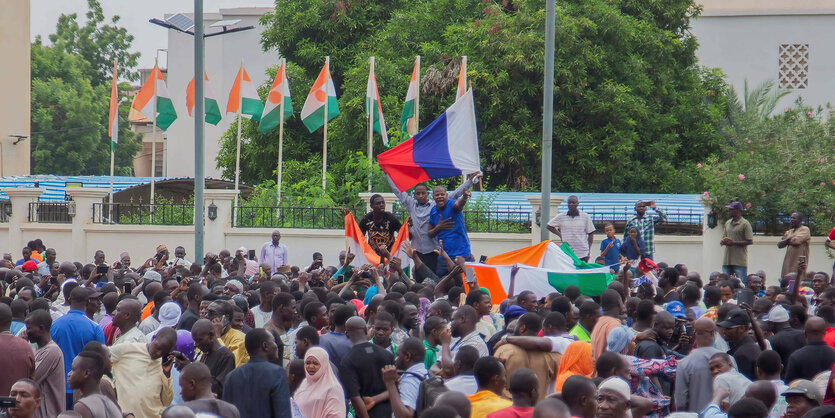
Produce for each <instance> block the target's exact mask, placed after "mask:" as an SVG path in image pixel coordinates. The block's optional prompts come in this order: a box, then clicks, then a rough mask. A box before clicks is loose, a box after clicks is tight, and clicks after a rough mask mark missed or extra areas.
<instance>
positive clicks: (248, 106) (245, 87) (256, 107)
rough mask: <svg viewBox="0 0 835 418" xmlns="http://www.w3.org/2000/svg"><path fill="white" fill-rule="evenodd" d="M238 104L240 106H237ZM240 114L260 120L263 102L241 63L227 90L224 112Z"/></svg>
mask: <svg viewBox="0 0 835 418" xmlns="http://www.w3.org/2000/svg"><path fill="white" fill-rule="evenodd" d="M238 106H240V108H238ZM239 112H240V114H241V116H244V117H247V118H251V119H252V120H255V121H260V120H261V113H262V112H264V104H263V103H261V97H260V96H258V91H257V90H255V84H253V83H252V79H250V78H249V74H247V73H246V70H245V69H244V66H243V64H241V68H240V69H239V70H238V74H237V75H236V76H235V83H234V84H232V90H230V91H229V101H228V102H227V103H226V113H239Z"/></svg>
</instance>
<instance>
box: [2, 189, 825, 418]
mask: <svg viewBox="0 0 835 418" xmlns="http://www.w3.org/2000/svg"><path fill="white" fill-rule="evenodd" d="M477 180H478V176H477V175H476V176H472V177H471V178H470V179H468V180H467V181H466V182H465V183H464V184H462V186H461V187H460V188H459V189H457V190H455V191H454V192H452V193H449V194H447V191H446V190H444V189H443V188H442V187H436V188H435V189H434V190H433V191H432V199H430V197H429V188H428V187H426V186H425V185H418V186H417V187H416V188H415V190H414V193H413V194H408V193H404V192H400V191H397V195H398V197H399V198H400V199H401V202H402V203H403V205H404V207H406V208H407V209H408V210H409V211H410V214H411V220H410V222H411V223H410V240H409V241H405V242H404V244H403V247H402V249H403V252H404V253H405V254H406V256H407V257H408V258H409V260H401V259H399V258H398V257H394V256H392V255H391V254H390V250H391V245H392V243H393V242H394V234H395V233H396V231H397V230H398V229H399V228H400V224H399V221H397V219H396V218H394V217H390V216H388V215H390V213H388V212H386V211H385V204H384V202H383V204H379V203H380V201H381V200H382V199H378V198H376V197H372V199H371V206H372V211H371V212H370V213H369V214H368V215H367V216H366V217H364V218H363V219H362V220H361V221H360V223H359V225H360V227H361V229H362V230H363V232H364V233H366V234H367V237H368V241H369V244H371V245H372V246H373V248H374V249H375V250H376V251H377V252H378V253H379V255H380V260H381V261H380V263H379V264H378V265H370V264H365V265H356V264H355V263H354V260H355V255H354V254H352V253H350V252H344V251H343V252H340V253H339V254H338V255H336V254H334V255H330V256H329V257H331V256H337V257H335V258H334V259H333V264H331V263H328V262H326V260H325V258H324V257H323V255H322V254H321V253H319V252H315V253H313V254H312V258H311V262H310V264H308V265H299V266H291V265H290V264H289V261H288V260H289V258H288V252H290V251H293V249H292V248H288V247H287V246H286V245H285V244H283V243H281V233H280V232H279V231H274V232H273V233H272V236H271V240H270V241H268V242H266V243H264V244H263V246H262V248H261V249H260V251H258V252H256V251H248V250H247V249H246V248H243V247H241V248H238V249H236V250H234V251H228V250H221V251H219V252H217V253H212V252H209V253H206V254H205V255H204V256H203V258H202V263H198V262H192V261H190V260H188V257H187V254H186V250H185V249H184V248H183V247H176V248H175V249H174V252H173V256H172V254H170V253H169V250H168V248H167V246H165V245H159V246H158V247H157V248H155V249H154V251H153V256H151V257H149V258H147V260H145V261H144V262H143V263H142V264H141V265H140V266H138V267H137V266H135V265H134V264H132V262H131V256H130V255H129V254H127V253H122V254H120V255H119V256H118V258H117V259H115V260H113V259H108V258H107V255H106V253H105V252H104V251H96V252H95V254H93V259H92V261H91V262H87V263H84V262H79V261H76V262H71V261H60V262H59V261H57V260H58V259H59V254H56V251H55V250H54V249H51V248H47V247H46V246H45V245H44V243H43V242H42V241H41V240H37V239H36V240H33V241H31V242H29V243H28V245H27V247H25V248H23V250H22V258H21V259H19V260H16V261H14V260H13V258H12V257H11V256H10V255H8V254H7V255H6V256H5V257H4V258H3V259H2V260H0V290H2V295H3V296H2V297H0V394H3V395H5V394H7V393H8V396H9V397H10V398H12V399H11V400H10V402H11V403H12V404H11V405H7V406H8V407H7V408H6V410H5V413H6V414H7V416H10V417H57V416H61V417H71V416H73V417H74V416H81V417H108V418H109V417H123V416H134V417H159V416H162V417H193V416H220V417H308V418H313V417H317V418H318V417H334V418H343V417H346V416H348V417H386V418H388V417H396V418H406V417H418V416H420V417H432V418H434V417H438V418H446V417H462V418H469V417H472V418H483V417H491V418H510V417H542V418H551V417H553V418H557V417H587V418H590V417H606V418H611V417H616V418H622V417H629V416H635V417H637V416H650V417H654V416H668V415H673V414H675V415H677V416H699V417H737V418H742V417H788V418H800V417H823V416H830V415H832V416H835V386H833V383H834V382H833V380H835V373H832V371H833V362H835V348H833V347H835V286H833V284H832V282H831V277H830V275H829V274H828V273H827V272H810V271H806V270H807V264H808V263H807V259H806V258H805V257H808V248H807V249H806V253H805V254H803V257H799V258H798V259H797V260H794V261H792V262H791V266H790V268H789V269H788V270H786V269H785V268H784V271H783V275H782V277H780V278H779V280H777V281H775V282H779V284H777V285H771V286H766V283H768V282H767V281H766V277H765V273H764V272H762V271H759V272H757V273H754V274H747V272H746V271H745V270H740V269H737V268H730V269H728V268H724V270H725V271H722V272H720V271H716V272H712V273H709V274H708V275H707V277H706V280H703V276H702V275H701V274H699V273H697V272H695V271H689V269H688V268H687V267H686V266H685V265H683V264H673V265H670V264H668V263H665V262H663V261H660V260H655V261H654V260H653V258H654V257H653V255H654V250H655V248H654V242H653V235H654V226H655V225H656V224H657V223H658V222H663V220H664V213H663V211H661V210H660V209H658V208H656V207H655V203H654V202H639V203H638V204H637V205H636V216H635V217H634V218H632V219H630V220H628V221H627V228H626V230H625V231H624V236H623V239H622V240H621V239H619V238H617V237H616V236H615V228H614V226H612V225H607V226H606V228H605V232H606V234H607V238H606V239H605V240H604V241H603V242H602V243H601V244H600V248H599V252H598V251H596V250H595V248H594V247H593V245H592V244H593V237H592V235H591V233H592V232H593V231H594V225H593V223H591V221H590V220H588V219H587V218H585V217H584V216H583V215H584V214H583V213H582V212H581V211H579V210H578V203H579V202H578V201H577V198H576V197H573V196H572V198H570V199H569V201H568V206H569V210H568V212H566V213H564V214H560V215H558V216H557V217H555V218H554V219H553V220H552V221H551V222H550V223H549V229H551V230H552V231H553V232H554V233H556V234H558V235H559V237H560V239H562V240H563V242H566V243H569V245H571V246H572V248H573V249H574V251H575V253H576V255H577V256H578V257H579V258H583V259H589V258H590V257H592V256H595V257H597V258H596V260H597V261H598V262H599V263H601V264H604V265H607V266H610V268H611V269H612V272H613V273H615V275H614V278H615V279H614V280H613V281H611V282H610V283H609V284H608V287H607V289H606V290H605V291H603V292H602V293H601V294H599V295H583V294H580V291H579V288H577V287H576V286H568V287H567V288H565V289H559V290H560V291H557V289H555V290H554V291H553V292H552V293H550V294H547V295H538V294H535V293H533V292H532V291H530V290H526V289H517V291H518V293H517V294H514V293H513V291H512V290H511V291H510V292H509V293H510V294H509V295H508V297H507V298H506V299H505V300H502V301H501V303H496V304H493V303H492V302H493V299H492V298H491V295H490V293H489V292H488V291H487V290H486V289H484V288H481V287H479V286H478V278H477V277H473V280H472V281H469V280H466V281H465V280H464V279H463V277H466V276H467V269H468V267H467V266H466V264H465V263H466V262H467V261H468V260H473V255H472V254H471V253H470V247H469V241H468V238H467V233H466V228H465V225H464V221H463V217H462V216H461V212H462V210H463V208H464V205H465V204H466V202H467V198H468V197H469V192H468V189H469V188H470V187H471V186H472V184H473V182H474V181H477ZM392 187H394V186H393V184H392ZM730 206H734V207H733V208H731V207H730ZM647 207H648V208H650V209H652V210H653V211H652V212H651V213H649V214H648V213H646V209H647ZM735 207H736V206H735V204H732V205H729V209H731V210H732V211H733V210H734V209H735ZM586 216H587V215H586ZM731 216H732V219H731V220H729V222H730V223H731V225H729V226H727V225H726V232H727V233H728V238H727V239H723V241H722V244H721V245H726V246H727V248H728V249H729V250H730V249H738V248H741V249H742V250H744V249H745V248H746V246H745V245H743V244H745V243H746V242H748V241H747V240H750V238H747V240H746V237H747V231H746V230H745V228H744V225H741V221H742V220H740V217H739V215H738V214H736V213H733V212H732V213H731ZM748 229H749V230H750V225H749V226H748ZM833 233H835V230H833ZM784 238H785V239H784V240H783V241H781V245H782V246H783V247H785V246H790V245H794V243H795V241H799V240H797V239H795V238H797V235H791V234H790V235H787V236H786V237H784ZM832 238H833V237H830V239H829V240H828V241H827V245H828V246H831V248H835V245H833V244H832V240H833V239H832ZM441 244H442V245H441ZM749 244H750V243H749ZM807 245H808V244H807ZM743 252H744V251H743ZM149 253H150V251H149ZM256 254H257V255H256ZM739 256H740V254H732V257H730V258H726V262H727V261H728V260H729V259H730V260H731V261H734V260H736V261H735V262H739V261H738V260H740V257H739ZM795 256H796V255H793V257H795ZM670 261H673V260H670ZM744 261H745V267H746V268H747V259H745V260H744ZM407 266H409V267H407ZM733 266H735V265H734V264H726V265H725V266H723V267H733ZM717 267H718V266H717ZM737 267H739V266H737ZM516 271H518V270H517V269H516V268H514V269H513V271H512V273H511V281H513V280H514V279H513V277H515V274H516ZM512 288H513V286H512V285H511V289H512ZM206 414H208V415H206Z"/></svg>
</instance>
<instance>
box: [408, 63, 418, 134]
mask: <svg viewBox="0 0 835 418" xmlns="http://www.w3.org/2000/svg"><path fill="white" fill-rule="evenodd" d="M416 60H417V76H416V77H415V85H416V87H417V88H416V89H415V132H418V131H420V126H419V123H420V118H419V117H418V115H419V114H420V55H418V56H417V58H416ZM406 128H407V129H408V126H407V127H406Z"/></svg>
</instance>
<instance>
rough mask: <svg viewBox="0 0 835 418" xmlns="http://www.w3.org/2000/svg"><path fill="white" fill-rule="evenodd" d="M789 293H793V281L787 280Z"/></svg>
mask: <svg viewBox="0 0 835 418" xmlns="http://www.w3.org/2000/svg"><path fill="white" fill-rule="evenodd" d="M787 291H788V292H789V293H794V280H789V288H788V289H787Z"/></svg>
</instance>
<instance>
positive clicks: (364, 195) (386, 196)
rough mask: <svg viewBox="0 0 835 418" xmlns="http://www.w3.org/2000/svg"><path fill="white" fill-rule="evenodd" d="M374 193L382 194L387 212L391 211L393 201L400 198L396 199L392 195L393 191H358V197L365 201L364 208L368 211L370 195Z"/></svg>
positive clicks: (369, 209) (369, 208)
mask: <svg viewBox="0 0 835 418" xmlns="http://www.w3.org/2000/svg"><path fill="white" fill-rule="evenodd" d="M375 194H378V195H380V196H383V199H384V200H385V201H386V211H388V212H391V211H392V209H393V208H394V203H395V202H399V201H400V199H398V198H397V196H395V195H394V193H368V192H363V193H360V194H359V197H360V199H362V200H363V201H364V202H365V208H366V210H368V211H369V212H371V196H374V195H375ZM358 220H359V219H358Z"/></svg>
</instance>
